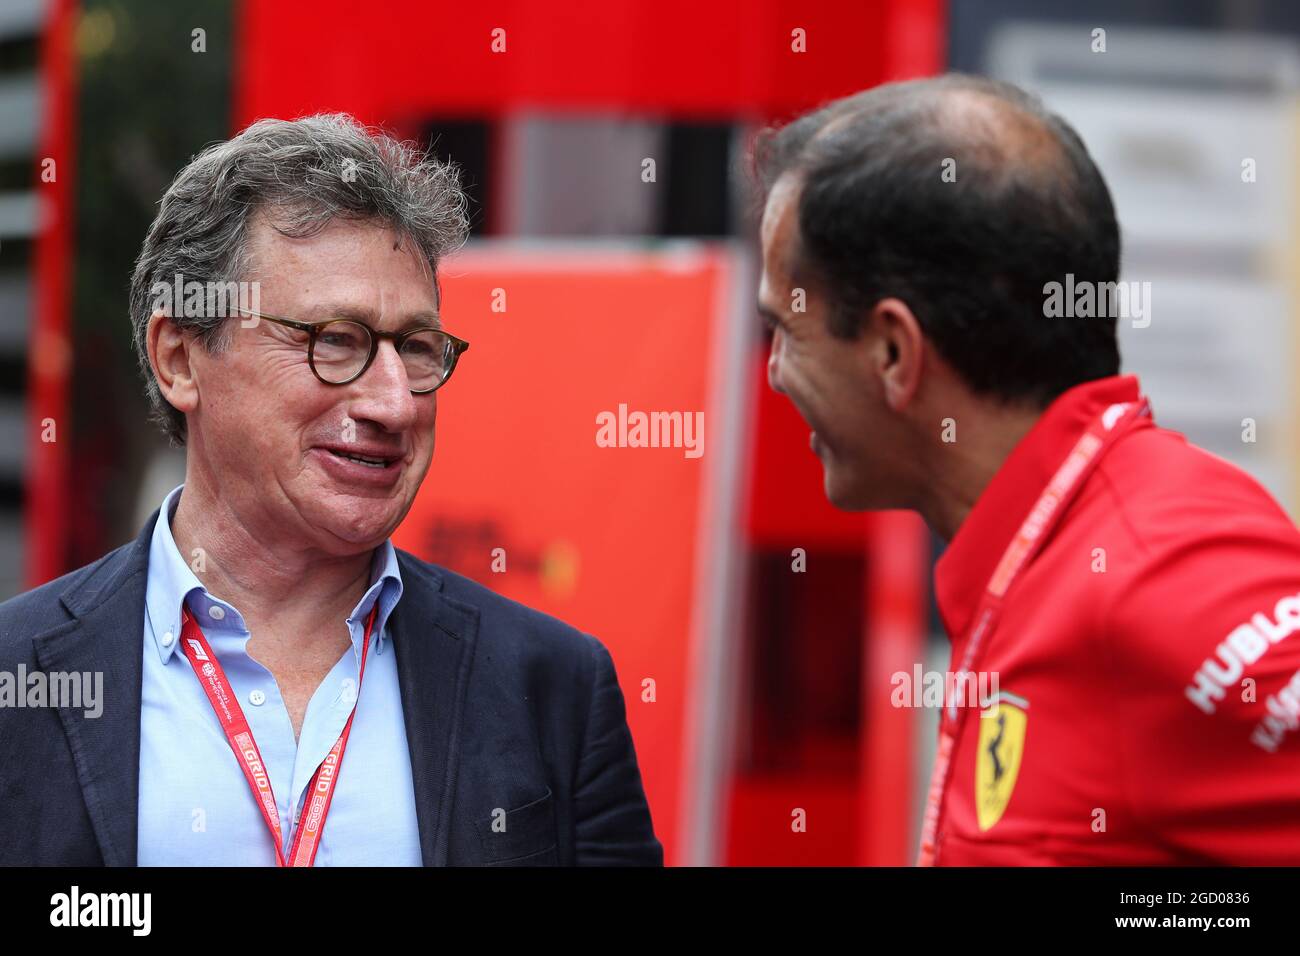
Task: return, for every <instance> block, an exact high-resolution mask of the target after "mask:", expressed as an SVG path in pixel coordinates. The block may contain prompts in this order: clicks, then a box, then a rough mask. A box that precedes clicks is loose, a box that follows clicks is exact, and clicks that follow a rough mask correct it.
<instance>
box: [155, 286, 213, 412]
mask: <svg viewBox="0 0 1300 956" xmlns="http://www.w3.org/2000/svg"><path fill="white" fill-rule="evenodd" d="M145 346H146V348H147V349H148V352H149V364H150V365H151V366H153V374H154V377H155V378H156V379H157V380H158V390H159V391H160V392H162V396H163V398H165V399H166V400H167V401H168V402H169V403H171V405H172V407H173V408H175V409H176V410H177V411H179V412H182V413H186V412H192V411H194V409H195V408H196V407H198V404H199V389H198V383H197V382H196V381H195V379H194V369H193V367H192V366H191V365H190V350H191V349H194V348H199V347H200V346H199V344H198V338H197V336H193V335H186V334H185V333H183V332H182V331H181V330H180V329H179V328H177V327H176V323H175V322H173V321H172V320H171V317H170V316H168V315H166V314H164V313H162V312H159V311H155V312H154V314H153V315H151V316H149V327H148V329H147V330H146V331H145Z"/></svg>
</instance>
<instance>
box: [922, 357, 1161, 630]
mask: <svg viewBox="0 0 1300 956" xmlns="http://www.w3.org/2000/svg"><path fill="white" fill-rule="evenodd" d="M1139 397H1140V388H1139V385H1138V380H1137V377H1136V376H1134V375H1113V376H1110V377H1108V378H1101V379H1096V380H1094V381H1091V382H1085V383H1083V384H1082V385H1076V386H1075V387H1074V388H1071V389H1069V390H1068V391H1065V392H1063V393H1062V394H1061V395H1059V396H1057V398H1056V400H1055V401H1053V402H1052V404H1051V405H1049V406H1048V407H1047V409H1046V410H1045V411H1044V412H1043V414H1042V415H1041V416H1040V417H1039V419H1038V421H1037V422H1035V423H1034V426H1033V428H1031V429H1030V430H1029V432H1028V433H1027V434H1026V435H1025V437H1024V438H1022V439H1021V440H1020V442H1019V443H1018V444H1017V445H1016V447H1015V448H1014V449H1012V451H1011V454H1010V455H1008V456H1007V459H1006V461H1005V462H1003V463H1002V467H1001V468H999V469H998V471H997V474H995V475H994V476H993V480H992V481H990V482H989V484H988V487H986V488H985V489H984V491H983V493H982V494H981V495H980V496H979V500H978V501H976V502H975V506H974V507H973V508H971V510H970V513H969V514H968V515H967V516H966V520H965V521H963V522H962V523H961V526H960V527H959V528H958V529H957V533H956V534H955V535H953V539H952V542H951V543H950V544H949V545H948V549H947V550H946V551H944V553H943V555H942V556H941V557H940V558H939V560H938V562H936V564H935V570H934V593H935V600H936V602H937V603H938V605H939V613H940V615H941V616H942V618H943V623H944V627H945V628H946V630H947V632H948V635H949V637H950V638H952V639H953V640H954V641H960V640H963V639H964V638H965V636H966V631H967V629H968V628H969V627H970V623H971V618H972V616H973V615H974V613H975V610H976V608H977V606H978V605H979V602H980V599H981V598H982V597H983V596H984V590H985V588H986V587H987V585H988V582H989V578H990V577H991V576H992V574H993V571H994V568H995V567H996V566H997V563H998V561H1000V560H1001V558H1002V554H1003V552H1004V551H1005V550H1006V548H1007V545H1008V544H1009V543H1010V542H1011V539H1012V538H1013V537H1014V536H1015V534H1016V532H1017V531H1018V530H1019V528H1020V525H1021V524H1022V523H1023V522H1024V520H1025V517H1026V515H1028V514H1029V509H1030V508H1032V507H1033V505H1034V502H1035V501H1037V500H1038V496H1039V495H1040V494H1041V493H1042V491H1043V489H1044V488H1046V487H1047V483H1048V482H1049V481H1050V480H1051V479H1052V476H1053V475H1054V474H1055V473H1056V470H1057V469H1058V468H1059V467H1060V466H1061V463H1062V462H1064V461H1065V457H1066V455H1068V454H1069V452H1070V449H1071V448H1072V447H1074V444H1075V442H1077V441H1078V440H1079V439H1080V438H1081V437H1082V436H1083V433H1084V432H1085V431H1087V430H1088V428H1089V427H1090V426H1091V425H1092V423H1093V422H1094V421H1096V419H1097V416H1098V415H1100V414H1101V413H1102V412H1103V411H1104V410H1105V409H1106V408H1107V407H1108V406H1110V405H1112V404H1115V403H1117V402H1132V401H1137V400H1138V398H1139Z"/></svg>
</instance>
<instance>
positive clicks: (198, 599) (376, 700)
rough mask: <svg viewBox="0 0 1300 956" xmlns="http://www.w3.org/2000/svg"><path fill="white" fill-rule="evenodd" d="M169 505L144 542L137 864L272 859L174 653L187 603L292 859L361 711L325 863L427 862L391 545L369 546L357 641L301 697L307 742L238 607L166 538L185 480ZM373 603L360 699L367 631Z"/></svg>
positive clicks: (201, 700)
mask: <svg viewBox="0 0 1300 956" xmlns="http://www.w3.org/2000/svg"><path fill="white" fill-rule="evenodd" d="M182 488H184V485H181V486H180V487H178V488H176V489H174V490H173V491H172V492H171V494H169V495H168V496H167V498H166V499H165V500H164V501H163V505H162V511H161V513H160V514H159V517H158V523H157V524H156V525H155V527H154V531H153V539H152V541H151V543H150V548H149V579H148V582H147V584H146V590H145V620H144V647H143V652H144V671H143V687H142V691H141V700H140V704H141V707H140V803H139V842H138V847H137V851H138V862H139V864H140V865H141V866H274V865H275V862H276V860H275V850H274V847H273V844H274V841H273V839H272V837H271V831H270V830H269V829H268V828H267V826H266V821H265V819H264V818H263V816H262V814H261V811H260V810H259V808H258V805H257V803H256V801H255V800H254V798H253V795H252V792H251V791H250V789H249V786H248V782H247V780H246V779H245V778H244V775H243V772H242V771H241V769H240V765H239V762H238V761H237V760H236V759H235V755H234V753H233V752H232V751H231V749H230V744H229V743H228V742H227V740H226V736H225V734H224V733H223V732H222V729H221V724H220V722H219V721H218V720H217V715H216V713H215V712H214V711H213V709H212V705H211V704H210V703H209V702H208V698H207V696H206V694H205V693H204V691H203V688H202V687H201V686H200V684H199V680H198V678H197V677H196V676H195V674H194V670H193V668H192V667H191V666H190V662H189V660H188V659H187V658H186V656H185V653H184V652H183V651H182V650H181V649H180V646H179V645H180V635H181V602H182V601H184V602H186V605H187V606H188V607H189V609H190V614H191V615H193V616H194V618H195V621H196V623H198V625H199V626H200V627H201V628H202V629H203V635H204V637H206V638H207V641H208V643H209V644H210V645H211V647H212V650H213V652H214V653H215V654H216V656H217V660H218V661H219V662H220V663H221V666H222V668H224V669H225V672H226V677H227V679H228V680H229V681H230V684H231V686H232V687H233V688H234V693H235V697H236V699H237V700H238V701H239V706H240V707H241V708H242V710H243V712H244V716H245V717H246V718H247V720H248V723H249V726H250V727H251V728H252V730H253V736H254V738H256V740H257V746H258V748H259V749H260V750H261V753H262V760H263V762H264V763H265V765H266V768H267V771H268V772H269V774H270V778H271V788H272V790H273V791H274V792H275V799H276V801H277V803H278V805H279V810H280V830H281V833H282V834H283V838H284V847H283V852H284V854H285V856H286V857H287V856H288V854H289V848H290V847H291V846H292V844H293V837H294V835H295V833H296V825H295V824H296V820H297V817H298V816H299V815H300V814H301V812H302V807H303V804H304V798H305V795H306V790H307V787H308V784H309V783H310V782H311V778H312V776H313V775H314V774H315V772H316V768H317V767H318V766H320V763H321V761H322V760H324V759H325V755H326V754H327V753H329V750H330V748H331V747H332V746H333V745H334V742H335V741H336V740H337V739H338V737H339V734H340V733H342V732H343V725H344V724H345V723H346V722H347V719H348V715H349V714H351V713H352V710H353V706H354V705H353V701H354V700H356V704H355V707H356V717H355V719H354V720H353V722H352V732H351V734H350V736H349V737H348V746H347V751H346V752H345V754H344V757H343V763H342V766H341V768H340V770H339V777H338V780H337V782H336V784H335V788H334V798H333V801H332V802H331V804H330V811H329V817H328V820H327V822H326V825H325V831H324V834H323V835H322V837H321V842H320V848H319V851H318V852H317V854H316V865H317V866H419V865H420V864H421V857H420V839H419V828H418V825H417V822H416V815H415V791H414V787H413V785H412V782H411V757H410V751H409V750H408V749H407V743H406V726H405V724H404V722H403V719H402V696H401V689H400V687H399V685H398V681H397V655H396V654H395V653H394V652H393V649H392V643H391V641H392V638H391V635H390V634H389V633H388V631H387V624H388V618H389V615H390V614H392V612H393V608H394V607H395V606H396V605H397V602H398V600H399V599H400V598H401V596H402V577H401V573H400V571H399V570H398V566H397V552H396V550H395V549H394V548H393V545H392V542H391V541H385V542H384V544H383V545H382V546H381V547H379V548H377V549H376V550H375V557H374V561H373V563H372V567H371V578H370V580H371V585H370V588H369V590H367V591H366V593H365V595H364V596H363V597H362V598H361V601H360V602H359V603H358V604H357V606H356V607H355V608H354V609H353V611H352V615H351V616H350V617H349V618H348V619H347V623H346V627H347V629H348V633H349V634H350V635H351V636H352V647H351V648H350V649H348V650H347V651H344V653H343V656H342V657H341V658H339V661H338V663H336V664H335V665H334V668H333V669H332V670H331V671H330V672H329V674H328V675H327V676H326V678H325V680H324V681H322V682H321V685H320V687H318V688H317V689H316V692H315V693H314V694H313V695H312V697H311V701H310V703H309V704H308V705H307V713H306V716H305V717H304V719H303V724H302V733H301V736H300V739H298V740H297V741H295V740H294V736H293V725H292V724H291V723H290V721H289V712H288V710H287V709H286V708H285V705H284V700H283V698H281V696H280V690H279V688H278V687H277V686H276V682H275V678H274V677H273V676H272V675H271V672H270V671H268V670H267V669H266V668H265V667H263V666H262V665H261V664H259V663H258V662H257V661H255V660H254V659H253V658H251V657H249V656H248V653H247V650H246V647H247V645H248V640H249V637H250V636H251V635H250V634H249V632H248V629H247V628H246V627H245V625H244V619H243V617H242V616H241V615H240V613H239V610H238V609H237V608H236V607H234V606H233V605H231V604H228V603H226V602H225V601H222V600H221V599H220V598H218V597H215V596H214V595H212V594H210V593H208V591H207V590H206V589H205V588H204V587H203V584H202V583H201V582H200V581H199V579H198V577H197V576H196V575H195V573H194V571H192V570H191V568H190V565H189V564H188V563H187V562H186V561H185V559H184V558H183V557H182V555H181V554H180V552H179V551H178V550H177V547H176V542H175V541H174V540H173V538H172V532H171V517H172V515H173V514H174V513H175V510H176V504H177V503H178V502H179V501H180V493H181V489H182ZM375 601H378V602H379V611H378V614H377V615H376V617H375V624H374V632H373V633H372V634H371V644H370V650H369V653H368V655H367V657H366V674H365V681H364V683H363V684H362V685H361V690H360V699H359V700H357V699H356V698H357V678H358V674H359V672H360V668H361V648H362V640H363V639H364V636H365V628H366V620H367V618H368V617H369V614H370V610H371V608H372V607H373V606H374V604H375ZM291 816H292V817H293V819H292V820H291Z"/></svg>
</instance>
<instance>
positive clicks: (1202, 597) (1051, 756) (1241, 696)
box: [934, 376, 1300, 865]
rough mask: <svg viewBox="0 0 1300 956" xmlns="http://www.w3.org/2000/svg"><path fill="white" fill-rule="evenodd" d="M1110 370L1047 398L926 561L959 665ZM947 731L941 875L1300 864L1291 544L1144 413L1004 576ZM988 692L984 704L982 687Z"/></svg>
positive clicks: (1297, 637)
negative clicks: (1000, 571) (1015, 545)
mask: <svg viewBox="0 0 1300 956" xmlns="http://www.w3.org/2000/svg"><path fill="white" fill-rule="evenodd" d="M1138 399H1139V387H1138V381H1137V379H1136V378H1134V377H1132V376H1116V377H1113V378H1107V379H1101V380H1097V381H1093V382H1088V383H1085V384H1083V385H1080V386H1077V387H1076V388H1073V389H1071V390H1070V391H1068V392H1066V393H1064V394H1063V395H1061V396H1060V397H1059V398H1058V399H1057V400H1056V401H1055V402H1054V403H1053V404H1052V405H1051V406H1050V407H1049V408H1048V409H1047V411H1046V412H1045V413H1044V414H1043V416H1042V417H1041V418H1040V420H1039V421H1038V422H1037V423H1036V424H1035V426H1034V427H1033V429H1032V430H1031V431H1030V432H1029V434H1028V435H1027V436H1026V437H1025V438H1024V439H1023V440H1022V441H1021V442H1020V443H1019V444H1018V445H1017V446H1016V448H1015V449H1014V451H1013V452H1012V454H1011V455H1010V456H1009V457H1008V458H1007V460H1006V462H1005V463H1004V465H1003V467H1002V468H1001V469H1000V470H999V471H998V473H997V474H996V475H995V476H994V478H993V480H992V481H991V482H990V483H989V486H988V488H987V489H985V491H984V493H983V494H982V495H981V496H980V499H979V501H978V502H976V504H975V507H974V508H973V509H972V510H971V512H970V514H969V516H968V517H967V519H966V521H965V522H964V523H963V524H962V525H961V527H960V528H959V529H958V531H957V534H956V535H955V536H954V538H953V540H952V542H951V544H950V546H949V547H948V549H947V551H946V552H945V553H944V554H943V556H942V558H941V559H940V560H939V562H938V565H937V567H936V573H935V589H936V597H937V599H938V603H939V610H940V613H941V614H942V617H943V621H944V625H945V627H946V628H947V630H948V633H949V635H950V636H951V638H952V643H953V661H954V663H953V665H952V669H954V670H956V669H958V667H959V663H958V662H961V661H962V660H963V659H964V658H963V654H964V651H965V649H966V644H967V641H969V639H970V631H971V629H972V625H973V618H974V617H975V612H976V609H977V608H978V607H979V605H980V601H981V599H982V598H983V596H984V593H985V589H986V587H987V585H988V584H989V580H990V576H991V575H992V574H993V572H994V569H995V568H996V567H997V566H998V564H999V561H1000V560H1001V559H1002V558H1003V555H1004V552H1005V551H1006V550H1007V547H1008V544H1009V543H1010V542H1011V541H1012V540H1013V538H1015V537H1016V535H1017V532H1018V530H1019V529H1020V528H1021V525H1022V523H1023V522H1024V521H1025V519H1026V516H1027V515H1028V513H1029V511H1030V509H1031V508H1033V507H1034V504H1035V502H1036V501H1038V500H1039V495H1040V494H1041V493H1042V491H1043V489H1044V487H1045V486H1046V485H1047V484H1048V482H1049V481H1050V480H1051V479H1052V477H1053V475H1054V474H1055V473H1056V472H1057V470H1058V468H1060V466H1061V465H1062V463H1063V462H1064V461H1065V459H1066V458H1067V456H1069V455H1070V451H1071V449H1072V448H1074V447H1075V445H1076V442H1078V441H1079V440H1080V438H1081V436H1083V435H1084V433H1085V432H1086V431H1087V430H1088V429H1089V427H1090V426H1091V425H1092V424H1093V423H1094V422H1096V421H1097V420H1098V418H1099V416H1101V415H1102V413H1103V412H1105V411H1106V410H1107V409H1108V408H1112V407H1114V406H1115V405H1116V404H1117V403H1126V402H1137V401H1138ZM979 647H980V651H979V653H978V655H977V658H976V659H975V660H974V661H973V662H972V664H971V668H970V669H971V670H972V671H974V672H975V673H976V674H983V675H985V677H986V683H985V685H984V686H985V687H986V688H991V687H992V686H994V676H996V687H997V700H996V703H995V706H994V707H990V706H987V704H988V701H987V699H986V701H985V702H984V705H983V706H984V709H985V710H987V711H988V712H989V714H990V717H991V718H992V719H989V718H982V717H981V716H980V708H981V706H982V705H980V704H976V705H975V706H974V707H973V708H972V711H973V712H971V713H968V714H966V715H965V717H964V719H963V720H962V721H961V723H960V725H959V728H960V729H958V730H957V731H956V732H955V735H954V737H953V748H952V759H951V767H950V770H949V772H948V774H947V776H946V780H947V783H946V785H945V786H943V787H942V791H941V792H942V797H941V802H939V804H938V806H939V815H938V818H937V820H938V822H937V826H936V828H935V832H934V854H935V855H934V862H936V863H938V864H941V865H945V864H946V865H1005V864H1012V865H1041V864H1109V865H1128V864H1146V865H1170V864H1234V865H1241V864H1268V865H1288V864H1289V865H1295V864H1297V863H1300V532H1297V530H1296V527H1295V525H1294V524H1293V523H1292V522H1291V520H1290V519H1289V518H1288V516H1287V515H1286V513H1285V512H1284V511H1283V510H1282V509H1281V507H1279V505H1278V504H1277V503H1276V502H1275V501H1274V500H1273V498H1272V497H1271V496H1270V495H1269V494H1268V493H1267V492H1266V491H1265V490H1264V489H1263V488H1262V487H1261V486H1260V485H1259V484H1258V483H1257V482H1256V481H1255V480H1254V479H1252V478H1251V477H1250V476H1249V475H1247V474H1246V473H1245V472H1243V471H1241V470H1240V469H1238V468H1236V467H1234V466H1233V465H1230V464H1228V463H1227V462H1225V461H1223V460H1222V459H1219V458H1216V457H1214V456H1213V455H1210V454H1209V453H1207V452H1205V451H1202V450H1201V449H1198V448H1196V447H1194V446H1192V445H1189V444H1188V443H1187V442H1186V440H1185V439H1184V438H1183V437H1182V436H1181V435H1180V434H1178V433H1176V432H1172V431H1168V430H1166V429H1163V428H1160V427H1157V426H1156V425H1155V424H1154V422H1153V421H1152V420H1151V419H1149V418H1143V419H1140V420H1137V421H1135V423H1134V425H1133V426H1132V427H1131V428H1129V429H1128V430H1127V431H1124V432H1123V433H1122V434H1121V435H1120V436H1119V437H1118V438H1117V439H1116V440H1115V441H1114V442H1113V443H1112V444H1111V445H1110V446H1109V448H1108V449H1107V450H1106V451H1105V452H1104V453H1103V454H1102V455H1101V457H1100V460H1099V461H1098V463H1097V464H1096V466H1095V467H1094V468H1093V470H1092V471H1091V472H1090V473H1088V474H1086V476H1085V477H1084V478H1083V479H1082V481H1081V483H1080V484H1079V487H1078V492H1077V494H1076V496H1075V497H1074V498H1073V500H1072V501H1069V502H1068V503H1067V504H1065V505H1064V509H1063V510H1062V512H1061V514H1060V516H1059V518H1058V520H1057V522H1056V524H1055V526H1054V527H1053V528H1052V529H1051V530H1050V531H1049V532H1048V535H1047V537H1046V538H1045V541H1044V544H1043V545H1042V547H1041V550H1039V551H1038V553H1037V554H1036V556H1034V557H1033V558H1031V559H1030V561H1029V563H1028V564H1027V565H1026V566H1024V567H1023V568H1022V569H1021V571H1020V573H1019V574H1018V575H1017V576H1016V577H1015V579H1014V581H1013V582H1012V584H1011V585H1010V588H1009V589H1008V590H1007V591H1006V593H1005V595H1004V597H1003V603H1002V606H1001V614H1000V617H999V619H998V623H997V624H996V626H995V628H994V629H993V630H992V631H991V632H990V633H989V634H988V635H987V639H985V640H982V641H981V642H980V644H979ZM986 696H987V695H986Z"/></svg>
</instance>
